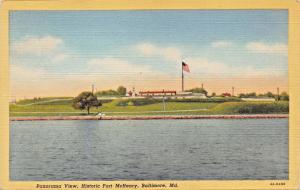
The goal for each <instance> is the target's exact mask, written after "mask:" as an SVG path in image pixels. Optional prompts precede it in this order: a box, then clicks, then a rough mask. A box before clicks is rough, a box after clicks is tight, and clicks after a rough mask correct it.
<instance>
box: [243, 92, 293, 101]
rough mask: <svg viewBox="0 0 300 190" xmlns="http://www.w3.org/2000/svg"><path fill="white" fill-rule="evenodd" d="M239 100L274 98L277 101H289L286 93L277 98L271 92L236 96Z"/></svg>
mask: <svg viewBox="0 0 300 190" xmlns="http://www.w3.org/2000/svg"><path fill="white" fill-rule="evenodd" d="M238 97H239V98H275V99H277V100H285V101H287V100H289V95H288V93H286V92H282V93H281V94H280V95H279V97H278V95H276V94H273V93H272V92H267V93H265V94H256V93H255V92H251V93H245V94H244V93H241V94H239V96H238Z"/></svg>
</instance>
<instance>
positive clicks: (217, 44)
mask: <svg viewBox="0 0 300 190" xmlns="http://www.w3.org/2000/svg"><path fill="white" fill-rule="evenodd" d="M230 46H232V42H230V41H215V42H212V43H211V47H213V48H227V47H230Z"/></svg>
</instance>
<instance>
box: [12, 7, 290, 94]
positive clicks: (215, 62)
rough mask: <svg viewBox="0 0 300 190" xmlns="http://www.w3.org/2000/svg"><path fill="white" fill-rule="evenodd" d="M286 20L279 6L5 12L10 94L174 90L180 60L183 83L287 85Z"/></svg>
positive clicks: (259, 88) (258, 87) (248, 87)
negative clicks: (184, 69) (185, 70)
mask: <svg viewBox="0 0 300 190" xmlns="http://www.w3.org/2000/svg"><path fill="white" fill-rule="evenodd" d="M287 20H288V12H287V11H285V10H268V11H267V10H261V11H257V10H255V11H254V10H252V11H251V10H235V11H232V10H225V11H221V10H217V11H213V10H181V11H179V10H155V11H12V12H11V13H10V64H11V68H12V69H11V79H12V83H11V84H12V89H13V90H12V94H13V95H14V96H31V95H30V94H31V93H34V94H37V93H38V94H39V95H40V96H43V95H45V94H49V91H51V94H53V95H56V94H55V93H54V92H56V93H57V95H58V94H59V93H64V94H66V95H76V93H78V92H80V91H81V90H85V89H87V88H89V86H90V85H91V84H93V83H95V84H96V86H98V88H99V89H108V88H116V87H117V86H118V85H125V86H127V87H128V88H131V87H132V86H135V87H136V88H139V89H143V90H144V89H146V88H147V89H161V88H164V89H167V88H170V89H176V90H179V89H180V75H181V70H180V67H181V65H180V64H181V61H182V60H184V61H185V62H187V64H189V66H190V70H191V74H186V78H187V79H186V82H187V84H186V86H187V87H190V88H192V87H195V86H199V85H200V84H201V83H205V84H207V85H206V86H207V88H208V89H209V91H216V92H224V91H226V90H227V89H229V87H230V86H232V85H235V86H237V89H240V90H239V91H240V92H245V91H251V90H252V91H253V90H254V91H262V90H270V91H272V90H273V89H274V90H275V89H276V87H277V86H279V87H281V88H282V89H285V90H287V87H288V84H287V71H288V62H287V46H288V24H287ZM20 73H23V75H24V76H22V75H20ZM33 75H34V76H35V77H33ZM237 80H238V81H239V83H237V82H236V81H237ZM274 80H278V82H277V83H274ZM255 81H261V83H262V84H261V85H256V87H254V86H253V84H252V85H251V83H253V82H254V83H256V82H255ZM29 83H30V84H31V85H28V84H29ZM216 83H218V85H216ZM45 84H47V86H48V88H45V87H44V88H43V86H45ZM61 85H63V86H68V87H69V88H68V89H69V90H64V91H62V90H60V89H62V86H61ZM37 86H38V87H39V88H40V90H39V91H38V92H35V91H34V90H33V87H37Z"/></svg>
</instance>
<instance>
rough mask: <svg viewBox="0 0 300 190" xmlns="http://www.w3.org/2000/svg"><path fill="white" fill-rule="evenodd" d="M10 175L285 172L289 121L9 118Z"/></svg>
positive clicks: (173, 176)
mask: <svg viewBox="0 0 300 190" xmlns="http://www.w3.org/2000/svg"><path fill="white" fill-rule="evenodd" d="M10 179H11V180H25V181H26V180H193V179H209V180H212V179H219V180H220V179H223V180H230V179H252V180H253V179H288V120H287V119H257V120H256V119H243V120H221V119H217V120H214V119H211V120H148V121H15V122H11V125H10Z"/></svg>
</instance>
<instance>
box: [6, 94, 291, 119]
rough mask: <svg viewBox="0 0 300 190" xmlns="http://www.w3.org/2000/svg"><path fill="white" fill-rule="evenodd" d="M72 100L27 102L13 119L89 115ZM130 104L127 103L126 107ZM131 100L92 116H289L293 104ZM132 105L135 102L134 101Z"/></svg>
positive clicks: (114, 102) (14, 111)
mask: <svg viewBox="0 0 300 190" xmlns="http://www.w3.org/2000/svg"><path fill="white" fill-rule="evenodd" d="M71 102H72V99H70V98H69V99H68V98H66V97H63V98H61V99H59V98H56V99H55V101H51V100H50V101H49V98H47V99H46V100H45V99H41V100H32V101H29V100H26V101H20V102H17V103H16V104H11V105H10V117H23V116H85V115H86V111H85V110H83V111H80V110H76V109H74V108H73V107H72V106H71ZM124 102H126V104H124ZM129 102H130V100H129V101H128V100H126V101H124V100H121V99H116V100H111V101H106V102H103V106H102V107H100V108H99V109H96V108H92V109H91V115H97V113H100V112H101V113H104V114H105V115H106V116H125V115H129V116H141V115H150V116H154V115H157V116H159V115H233V114H235V115H242V114H287V113H288V112H289V102H288V101H279V102H251V101H232V100H230V101H220V100H218V101H216V102H213V101H204V102H202V101H190V100H187V101H182V100H180V101H169V102H166V104H165V109H164V104H163V103H162V102H159V101H150V103H149V102H146V103H145V102H142V103H143V105H132V104H131V105H129ZM130 103H131V102H130Z"/></svg>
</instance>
